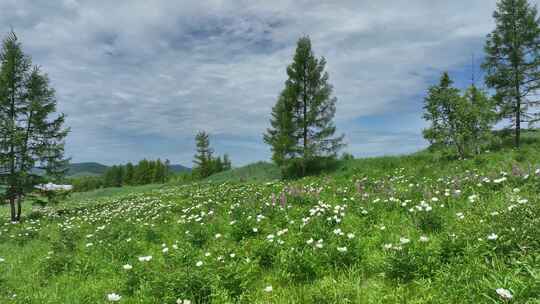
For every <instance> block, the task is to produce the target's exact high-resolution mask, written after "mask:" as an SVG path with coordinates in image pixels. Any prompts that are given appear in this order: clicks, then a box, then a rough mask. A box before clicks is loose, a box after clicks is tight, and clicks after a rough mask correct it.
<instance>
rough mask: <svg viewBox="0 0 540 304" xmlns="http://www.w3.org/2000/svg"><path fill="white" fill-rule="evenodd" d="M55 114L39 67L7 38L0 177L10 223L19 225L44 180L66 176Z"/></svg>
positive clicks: (0, 76)
mask: <svg viewBox="0 0 540 304" xmlns="http://www.w3.org/2000/svg"><path fill="white" fill-rule="evenodd" d="M55 112H56V98H55V92H54V89H53V88H51V87H50V85H49V79H48V77H47V75H46V74H44V73H43V72H42V71H41V70H40V68H39V67H37V66H32V61H31V58H30V57H29V56H28V55H26V54H24V52H23V50H22V46H21V43H20V42H19V40H18V38H17V36H16V35H15V33H14V32H11V33H10V34H9V35H8V36H7V38H6V39H4V41H3V44H2V49H1V50H0V174H1V175H2V179H3V180H4V182H5V184H6V186H7V189H6V190H5V193H4V194H3V196H4V198H5V199H7V200H8V201H9V204H10V211H11V220H12V221H19V220H20V218H21V213H22V206H21V205H22V201H23V199H24V197H25V195H26V194H28V193H29V192H31V191H32V190H33V188H34V186H35V185H36V184H38V183H40V182H42V178H41V177H40V176H37V175H35V174H32V170H33V169H34V168H36V167H39V168H42V169H44V170H45V172H46V174H47V176H49V177H53V178H60V177H61V176H62V175H63V174H65V172H66V171H67V160H66V159H64V139H65V137H66V136H67V134H68V132H69V130H68V129H66V128H64V127H63V125H64V120H65V117H64V115H63V114H60V115H54V114H55Z"/></svg>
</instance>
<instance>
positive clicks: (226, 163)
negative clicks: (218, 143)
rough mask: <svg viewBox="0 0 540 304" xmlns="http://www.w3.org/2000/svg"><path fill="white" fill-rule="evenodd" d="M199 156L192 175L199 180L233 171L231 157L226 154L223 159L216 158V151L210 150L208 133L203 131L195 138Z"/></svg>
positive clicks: (197, 155) (196, 156)
mask: <svg viewBox="0 0 540 304" xmlns="http://www.w3.org/2000/svg"><path fill="white" fill-rule="evenodd" d="M195 143H196V148H197V154H196V155H195V159H194V160H193V163H194V164H195V167H194V168H193V172H192V174H193V175H194V176H196V177H197V178H207V177H209V176H210V175H212V174H215V173H219V172H223V171H227V170H230V169H231V161H230V159H229V156H228V155H227V154H225V155H224V156H223V159H222V158H221V157H220V156H218V157H214V156H213V154H214V150H213V149H212V148H210V139H209V135H208V133H206V132H204V131H201V132H199V133H197V135H196V136H195Z"/></svg>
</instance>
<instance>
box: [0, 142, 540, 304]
mask: <svg viewBox="0 0 540 304" xmlns="http://www.w3.org/2000/svg"><path fill="white" fill-rule="evenodd" d="M536 136H537V135H529V138H528V139H526V140H525V142H526V143H525V145H524V147H523V149H522V151H521V152H519V153H518V152H516V151H514V150H512V149H508V148H506V149H504V150H503V151H497V152H491V153H487V154H485V155H482V156H480V157H478V158H476V159H470V160H464V161H452V160H447V159H445V158H441V157H439V156H438V155H436V154H432V153H428V152H421V153H417V154H415V155H411V156H404V157H380V158H372V159H362V160H353V161H349V162H346V163H343V164H342V165H341V167H340V169H339V170H338V171H336V172H335V173H333V174H327V175H324V176H319V177H309V178H305V179H303V180H300V181H294V182H291V183H289V184H284V183H283V182H279V181H275V182H270V183H267V182H266V181H267V179H264V178H261V179H259V180H264V181H265V183H262V182H254V183H244V184H242V183H237V181H239V178H238V176H241V177H243V178H247V176H248V175H246V174H245V173H244V175H242V174H236V173H232V172H229V175H228V176H229V177H228V178H224V177H223V176H222V177H220V178H216V177H214V179H213V180H214V181H220V180H224V179H228V180H232V181H234V183H208V184H207V183H201V184H194V185H184V186H167V187H159V186H149V187H146V188H140V189H119V190H115V193H112V192H109V193H105V192H93V193H86V194H80V195H79V196H77V197H73V198H72V201H70V202H68V203H69V204H70V205H71V206H72V207H69V208H71V210H72V211H68V213H67V214H62V215H61V216H60V217H58V218H50V217H47V216H42V217H40V218H39V221H37V220H27V221H26V222H25V223H22V224H19V225H10V224H5V225H3V226H2V227H4V228H2V230H0V232H1V234H0V257H2V258H4V259H5V262H3V263H0V303H4V302H5V303H105V302H106V301H105V297H106V294H107V293H110V292H116V293H119V294H121V295H122V296H123V298H122V301H121V303H175V302H176V299H178V298H182V299H184V298H189V299H191V300H197V301H210V300H211V301H212V302H214V303H230V302H232V301H239V302H243V303H456V302H461V303H499V302H501V301H500V300H499V299H498V297H497V294H496V293H495V289H496V288H507V289H510V290H511V291H512V293H513V295H514V302H516V303H540V300H539V299H540V223H539V222H538V219H539V218H540V202H539V201H538V198H539V197H540V190H539V189H540V177H539V176H536V177H533V175H534V174H532V175H531V176H530V177H529V178H528V179H524V177H523V176H522V175H523V174H526V173H525V172H524V171H529V168H530V170H531V171H532V173H534V170H535V169H536V168H538V167H540V142H539V141H537V140H535V139H534V138H533V137H536ZM516 165H518V166H519V168H521V169H518V166H516ZM258 171H259V170H252V171H251V172H252V173H251V174H253V175H254V176H257V177H259V176H265V174H262V173H260V172H258ZM260 171H261V172H263V171H266V170H260ZM502 171H504V172H506V173H507V175H506V180H504V181H502V182H500V183H495V182H493V181H494V180H498V179H500V178H501V177H502V176H503V175H504V174H502V173H501V172H502ZM231 173H232V174H231ZM529 173H531V172H529ZM519 175H520V176H519ZM485 179H489V180H490V182H486V181H485ZM210 180H212V179H210ZM359 181H360V182H359ZM359 186H360V188H361V189H360V192H358V189H357V188H358V187H359ZM285 187H287V188H288V189H296V190H293V191H290V192H296V193H297V194H296V195H288V196H287V198H288V202H287V205H288V206H290V207H288V208H286V209H282V208H280V207H278V206H275V207H273V206H272V205H271V202H272V199H271V197H272V195H276V196H278V197H279V195H280V193H281V191H282V190H283V189H284V188H285ZM446 189H448V190H446ZM516 189H519V190H516ZM455 190H460V191H461V193H460V194H459V195H458V194H456V192H455ZM105 191H113V190H105ZM446 192H448V193H449V195H448V196H446V195H445V193H446ZM124 194H126V195H125V196H124ZM473 195H476V197H475V198H474V199H472V198H473V197H474V196H473ZM434 198H436V199H434ZM524 199H527V200H528V202H525V201H524ZM422 201H425V204H422V203H421V202H422ZM471 201H474V202H471ZM89 202H91V203H89ZM319 202H324V203H323V204H320V203H319ZM278 204H279V202H278ZM428 205H429V207H430V208H432V210H431V211H418V209H419V208H420V209H422V208H426V206H428ZM81 206H87V207H86V208H83V209H79V208H81ZM338 206H339V207H338ZM422 206H423V207H422ZM62 207H65V206H62ZM74 208H77V209H74ZM341 208H343V209H341ZM410 208H413V209H414V210H416V211H414V212H411V211H409V209H410ZM509 209H511V210H509ZM424 210H425V209H424ZM459 213H462V214H463V219H460V217H459V216H458V215H457V214H459ZM261 215H263V216H264V217H261ZM38 216H39V215H37V214H34V215H33V216H32V217H33V218H37V217H38ZM328 217H330V219H331V220H330V221H328V220H327V218H328ZM307 218H309V220H308V221H307V224H306V225H305V226H302V224H301V223H302V222H303V219H304V220H305V219H307ZM257 219H259V220H257ZM336 219H339V223H337V222H336ZM231 221H234V224H233V225H231ZM201 223H204V225H201ZM0 225H2V224H1V223H0ZM253 228H257V229H258V230H257V232H254V231H253ZM283 229H288V231H287V232H284V231H283ZM336 229H340V231H342V232H343V234H344V235H339V234H341V233H340V232H339V231H338V230H336ZM349 233H353V234H354V238H351V239H349V238H348V237H347V234H349ZM492 233H495V234H497V237H498V238H497V240H492V241H489V240H487V236H488V235H490V234H492ZM217 234H220V235H221V237H219V238H217V237H216V235H217ZM270 235H272V236H273V237H270ZM420 236H426V237H428V239H429V241H428V242H421V241H419V239H420ZM400 238H407V239H409V240H410V242H409V243H407V244H400ZM128 239H130V241H129V242H128V241H127V240H128ZM310 239H313V240H314V242H313V243H311V244H308V243H309V242H310ZM319 239H322V240H323V242H321V244H322V248H317V247H315V244H317V240H319ZM269 240H273V241H272V242H270V241H269ZM403 241H405V240H403ZM281 242H283V243H282V244H281ZM89 243H92V245H91V246H89V247H87V244H89ZM162 244H165V246H166V248H168V249H169V252H167V253H163V252H162V250H163V248H164V247H163V245H162ZM387 244H391V245H392V247H393V248H396V247H398V246H401V247H402V250H396V249H386V250H385V249H384V246H385V245H387ZM175 246H176V247H177V249H175ZM338 247H339V248H343V247H346V248H347V251H346V252H339V251H338V250H337V248H338ZM293 248H294V249H293ZM206 253H209V254H210V255H209V256H206ZM231 254H234V256H231ZM146 255H152V256H153V259H152V261H150V262H147V263H143V262H139V261H138V260H137V257H139V256H146ZM219 257H221V258H219ZM248 259H249V262H248ZM198 261H201V262H203V265H202V266H200V267H197V266H196V263H197V262H198ZM127 263H129V264H131V265H133V267H134V268H133V269H132V270H130V271H126V270H123V269H122V265H124V264H127ZM269 285H271V286H272V287H273V291H272V292H265V291H264V288H265V287H267V286H269ZM14 293H16V294H17V297H15V298H13V297H12V295H13V294H14Z"/></svg>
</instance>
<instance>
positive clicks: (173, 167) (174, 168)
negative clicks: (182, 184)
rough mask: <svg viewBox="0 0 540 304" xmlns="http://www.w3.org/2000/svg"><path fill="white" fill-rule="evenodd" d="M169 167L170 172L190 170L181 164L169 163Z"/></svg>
mask: <svg viewBox="0 0 540 304" xmlns="http://www.w3.org/2000/svg"><path fill="white" fill-rule="evenodd" d="M169 169H170V170H171V172H174V173H180V172H190V171H191V168H188V167H185V166H182V165H170V166H169Z"/></svg>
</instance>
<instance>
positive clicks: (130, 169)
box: [124, 162, 135, 185]
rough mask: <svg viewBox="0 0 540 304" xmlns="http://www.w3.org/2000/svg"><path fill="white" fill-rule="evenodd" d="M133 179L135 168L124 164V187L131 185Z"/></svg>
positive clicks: (129, 164) (130, 164)
mask: <svg viewBox="0 0 540 304" xmlns="http://www.w3.org/2000/svg"><path fill="white" fill-rule="evenodd" d="M134 179H135V168H134V167H133V164H132V163H130V162H129V163H127V164H126V176H125V178H124V184H125V185H133V184H134Z"/></svg>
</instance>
